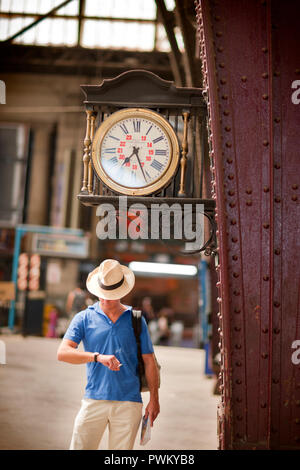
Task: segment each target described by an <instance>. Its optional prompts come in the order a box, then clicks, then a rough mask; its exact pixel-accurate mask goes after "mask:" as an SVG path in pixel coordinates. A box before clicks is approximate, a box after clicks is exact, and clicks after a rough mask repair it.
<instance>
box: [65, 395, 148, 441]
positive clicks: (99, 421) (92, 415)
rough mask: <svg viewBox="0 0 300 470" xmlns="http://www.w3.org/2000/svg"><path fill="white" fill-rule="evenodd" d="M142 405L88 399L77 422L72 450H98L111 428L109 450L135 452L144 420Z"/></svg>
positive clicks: (78, 415) (77, 417) (83, 401)
mask: <svg viewBox="0 0 300 470" xmlns="http://www.w3.org/2000/svg"><path fill="white" fill-rule="evenodd" d="M142 408H143V404H142V403H137V402H133V401H110V400H92V399H90V398H84V399H83V400H82V401H81V408H80V410H79V412H78V414H77V416H76V418H75V423H74V428H73V435H72V440H71V445H70V450H96V449H98V447H99V444H100V441H101V438H102V436H103V433H104V431H105V429H106V426H108V431H109V437H108V448H109V450H131V449H133V446H134V441H135V438H136V435H137V432H138V428H139V425H140V422H141V418H142Z"/></svg>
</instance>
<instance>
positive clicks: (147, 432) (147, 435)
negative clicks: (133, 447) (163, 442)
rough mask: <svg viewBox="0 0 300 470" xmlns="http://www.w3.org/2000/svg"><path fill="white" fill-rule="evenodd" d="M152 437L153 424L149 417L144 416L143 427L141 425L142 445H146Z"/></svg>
mask: <svg viewBox="0 0 300 470" xmlns="http://www.w3.org/2000/svg"><path fill="white" fill-rule="evenodd" d="M150 439H151V426H150V420H149V418H148V417H147V418H146V417H145V416H143V419H142V427H141V440H140V445H141V446H144V445H145V444H147V442H149V441H150Z"/></svg>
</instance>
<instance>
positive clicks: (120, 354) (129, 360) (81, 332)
mask: <svg viewBox="0 0 300 470" xmlns="http://www.w3.org/2000/svg"><path fill="white" fill-rule="evenodd" d="M131 315H132V307H128V308H127V310H125V312H123V313H122V315H121V316H120V317H119V318H118V320H117V321H116V322H115V323H113V322H112V321H111V320H110V319H109V317H108V316H107V315H106V314H105V313H104V312H103V311H102V310H101V308H100V304H99V302H96V303H95V304H94V305H91V306H90V307H88V308H87V309H86V310H83V311H82V312H79V313H77V314H76V315H75V316H74V318H73V319H72V321H71V323H70V325H69V327H68V329H67V331H66V333H65V335H64V338H65V339H69V340H71V341H74V342H75V343H77V344H79V343H80V342H81V341H82V342H83V346H84V350H85V351H89V352H99V353H100V354H114V355H115V356H116V357H117V359H118V360H119V361H120V363H121V364H123V365H122V366H121V367H120V370H119V371H112V370H110V369H108V367H106V366H104V365H103V364H100V362H88V363H87V364H86V366H87V385H86V388H85V394H84V398H92V399H94V400H117V401H134V402H142V398H141V393H140V386H139V377H138V373H137V365H138V359H137V345H136V339H135V335H134V330H133V327H132V321H131ZM141 351H142V354H151V353H153V345H152V342H151V339H150V335H149V332H148V327H147V324H146V321H145V319H144V318H143V317H142V332H141Z"/></svg>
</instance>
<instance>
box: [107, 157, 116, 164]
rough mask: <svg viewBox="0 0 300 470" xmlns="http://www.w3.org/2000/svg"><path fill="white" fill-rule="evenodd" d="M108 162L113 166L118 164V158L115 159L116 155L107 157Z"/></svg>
mask: <svg viewBox="0 0 300 470" xmlns="http://www.w3.org/2000/svg"><path fill="white" fill-rule="evenodd" d="M109 162H110V163H111V164H112V165H113V166H115V165H117V164H118V159H117V157H112V158H110V159H109Z"/></svg>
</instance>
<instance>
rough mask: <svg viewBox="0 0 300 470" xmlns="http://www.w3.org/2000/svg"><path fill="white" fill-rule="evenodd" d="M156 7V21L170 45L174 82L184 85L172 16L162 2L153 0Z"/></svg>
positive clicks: (180, 56) (180, 57)
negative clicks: (163, 29)
mask: <svg viewBox="0 0 300 470" xmlns="http://www.w3.org/2000/svg"><path fill="white" fill-rule="evenodd" d="M155 2H156V6H157V17H158V21H160V20H161V22H162V23H163V25H164V28H165V31H166V35H167V38H168V41H169V43H170V47H171V52H170V63H171V68H172V70H173V75H174V80H175V83H176V85H177V86H184V85H185V76H184V70H183V68H182V55H181V52H180V50H179V47H178V44H177V40H176V36H175V33H174V16H173V13H172V12H169V11H168V10H167V8H166V5H165V2H164V0H155Z"/></svg>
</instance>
